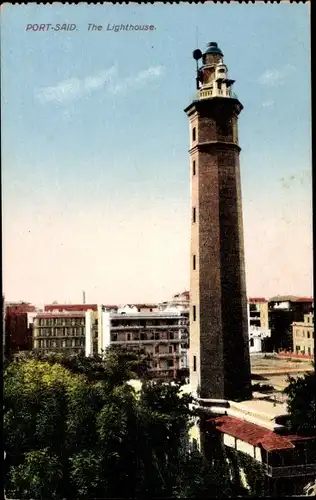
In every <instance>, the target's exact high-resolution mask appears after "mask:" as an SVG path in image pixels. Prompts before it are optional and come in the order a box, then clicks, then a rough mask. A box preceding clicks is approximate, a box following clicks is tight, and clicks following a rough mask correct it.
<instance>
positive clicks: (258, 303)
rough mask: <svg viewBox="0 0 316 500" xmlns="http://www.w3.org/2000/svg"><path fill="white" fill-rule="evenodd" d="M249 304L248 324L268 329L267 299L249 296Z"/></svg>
mask: <svg viewBox="0 0 316 500" xmlns="http://www.w3.org/2000/svg"><path fill="white" fill-rule="evenodd" d="M248 304H249V324H250V326H257V327H260V328H261V329H263V330H268V329H269V315H268V301H267V299H265V298H263V297H250V298H249V299H248Z"/></svg>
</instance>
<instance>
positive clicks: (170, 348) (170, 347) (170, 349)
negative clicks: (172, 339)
mask: <svg viewBox="0 0 316 500" xmlns="http://www.w3.org/2000/svg"><path fill="white" fill-rule="evenodd" d="M169 353H170V354H171V353H172V345H170V346H169Z"/></svg>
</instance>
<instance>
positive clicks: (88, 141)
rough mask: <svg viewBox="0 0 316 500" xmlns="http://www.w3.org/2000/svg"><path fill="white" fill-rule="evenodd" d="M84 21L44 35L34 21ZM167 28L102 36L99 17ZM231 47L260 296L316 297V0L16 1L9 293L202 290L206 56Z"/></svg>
mask: <svg viewBox="0 0 316 500" xmlns="http://www.w3.org/2000/svg"><path fill="white" fill-rule="evenodd" d="M41 23H51V24H52V25H55V24H57V23H61V24H62V23H73V24H76V27H77V29H76V31H73V32H62V31H52V30H49V31H48V32H32V31H26V29H25V28H26V26H27V25H28V24H41ZM89 23H96V24H102V25H103V26H104V27H106V26H107V25H108V24H110V25H113V24H122V23H123V24H127V23H129V24H140V25H142V24H148V25H154V26H155V30H153V31H144V32H123V31H120V32H117V33H115V32H114V31H107V30H103V31H101V32H91V31H90V32H89V31H88V24H89ZM197 38H198V45H199V47H200V48H201V49H204V48H205V45H206V43H207V42H209V41H217V42H218V44H219V46H220V48H221V49H222V51H223V53H224V60H225V63H226V64H227V66H228V68H229V73H230V77H231V78H233V79H235V80H236V84H235V89H234V90H235V92H236V93H237V95H238V96H239V98H240V100H241V102H242V103H243V105H244V108H245V109H244V110H243V112H242V114H241V116H240V120H239V138H240V145H241V148H242V154H241V170H242V193H243V207H244V226H245V251H246V269H247V287H248V293H249V295H260V296H262V295H263V296H269V295H275V294H277V293H294V294H302V295H310V294H312V243H311V242H312V237H311V217H312V216H311V213H312V211H311V137H310V40H309V38H310V26H309V9H308V6H307V5H304V4H297V5H296V4H281V5H275V4H274V5H273V4H272V5H271V4H255V5H240V4H230V5H229V4H223V5H222V4H216V5H213V4H206V5H205V4H204V5H195V4H193V5H184V4H183V5H161V4H157V5H141V6H139V5H102V6H94V5H89V6H87V5H84V4H82V5H77V6H73V5H72V6H63V5H59V4H54V5H53V6H48V5H47V6H43V5H42V6H41V5H32V4H29V5H26V6H24V5H23V6H22V5H21V6H20V5H19V6H10V5H5V6H4V7H3V8H2V16H1V65H2V155H3V156H2V164H3V167H2V174H3V184H2V185H3V242H4V243H3V249H4V261H3V268H4V293H5V295H6V297H7V299H8V300H20V299H21V300H22V299H24V300H30V301H34V302H37V303H38V302H49V301H51V300H54V299H56V300H61V301H62V300H67V301H72V302H75V301H78V300H80V299H81V296H82V292H81V291H82V290H83V289H85V290H86V297H87V300H88V301H89V302H91V301H92V302H93V301H99V302H111V303H112V302H119V303H122V302H132V301H143V300H144V301H146V300H165V299H167V298H168V297H169V296H170V295H172V294H173V293H176V292H179V291H182V290H183V289H185V288H188V286H189V199H190V184H189V157H188V143H189V134H188V119H187V117H186V115H185V113H184V112H183V109H184V108H185V107H186V106H187V104H188V103H189V102H190V100H191V97H192V95H193V93H194V91H195V61H194V60H193V59H192V51H193V50H194V49H195V48H196V44H197Z"/></svg>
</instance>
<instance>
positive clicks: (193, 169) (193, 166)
mask: <svg viewBox="0 0 316 500" xmlns="http://www.w3.org/2000/svg"><path fill="white" fill-rule="evenodd" d="M192 174H193V175H195V174H196V169H195V160H193V164H192Z"/></svg>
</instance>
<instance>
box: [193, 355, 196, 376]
mask: <svg viewBox="0 0 316 500" xmlns="http://www.w3.org/2000/svg"><path fill="white" fill-rule="evenodd" d="M193 371H194V372H196V356H193Z"/></svg>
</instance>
